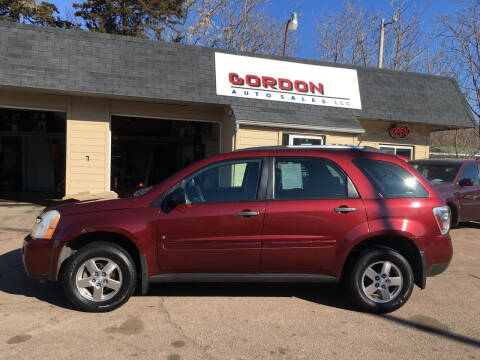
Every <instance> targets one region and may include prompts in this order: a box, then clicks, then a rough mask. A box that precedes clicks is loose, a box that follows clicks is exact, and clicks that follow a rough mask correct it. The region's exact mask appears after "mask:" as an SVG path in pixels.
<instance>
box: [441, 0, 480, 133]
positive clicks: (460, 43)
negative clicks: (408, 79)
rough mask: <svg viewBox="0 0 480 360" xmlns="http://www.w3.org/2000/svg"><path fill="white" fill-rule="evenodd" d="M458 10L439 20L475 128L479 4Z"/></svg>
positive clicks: (479, 115) (471, 0)
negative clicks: (472, 115) (473, 118)
mask: <svg viewBox="0 0 480 360" xmlns="http://www.w3.org/2000/svg"><path fill="white" fill-rule="evenodd" d="M458 4H459V7H460V8H459V9H458V10H456V11H455V12H454V13H453V14H451V15H444V16H441V17H440V18H439V21H440V25H441V27H442V31H441V34H440V36H441V37H442V39H443V40H444V41H443V47H444V49H445V52H446V55H447V56H448V58H449V60H450V70H451V72H452V74H453V75H454V76H455V77H456V79H457V81H458V83H459V85H460V87H461V88H462V90H463V91H464V93H465V96H466V98H467V100H468V103H469V105H470V108H471V110H472V112H473V113H474V114H475V117H476V119H475V120H474V123H473V124H474V125H475V127H477V128H478V121H479V119H480V0H468V1H462V0H460V1H458Z"/></svg>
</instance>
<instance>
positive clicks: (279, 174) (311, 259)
mask: <svg viewBox="0 0 480 360" xmlns="http://www.w3.org/2000/svg"><path fill="white" fill-rule="evenodd" d="M272 167H273V169H274V171H273V172H274V178H273V182H272V186H271V187H270V188H271V189H272V191H271V192H272V194H270V195H269V199H268V200H267V209H266V215H265V225H264V239H263V249H262V271H263V272H296V273H322V274H329V273H331V270H332V268H333V264H332V262H333V259H334V257H335V256H334V255H335V252H336V250H337V246H338V244H339V242H341V241H342V240H343V239H344V238H345V237H346V236H347V234H349V233H351V231H352V229H356V230H360V231H364V232H368V225H367V220H366V213H365V207H364V204H363V202H362V200H361V199H360V198H359V197H358V194H357V192H356V190H355V188H354V186H353V184H352V183H351V181H350V180H349V179H348V177H347V176H346V175H345V173H344V172H343V171H342V169H340V167H339V166H338V165H336V164H335V163H333V162H332V161H330V160H327V159H323V158H318V157H276V158H275V159H274V164H273V166H272Z"/></svg>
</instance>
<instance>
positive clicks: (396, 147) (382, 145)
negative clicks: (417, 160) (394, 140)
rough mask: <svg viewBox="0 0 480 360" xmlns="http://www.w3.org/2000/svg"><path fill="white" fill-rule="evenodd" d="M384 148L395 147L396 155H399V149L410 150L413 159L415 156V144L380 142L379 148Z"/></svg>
mask: <svg viewBox="0 0 480 360" xmlns="http://www.w3.org/2000/svg"><path fill="white" fill-rule="evenodd" d="M382 148H384V149H385V148H386V149H394V150H395V155H397V149H401V150H410V154H411V155H410V160H413V156H414V147H413V146H407V145H391V144H380V145H378V149H379V150H382ZM398 156H402V155H398Z"/></svg>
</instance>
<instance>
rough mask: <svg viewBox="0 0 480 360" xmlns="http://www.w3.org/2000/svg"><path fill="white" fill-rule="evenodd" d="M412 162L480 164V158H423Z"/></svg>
mask: <svg viewBox="0 0 480 360" xmlns="http://www.w3.org/2000/svg"><path fill="white" fill-rule="evenodd" d="M411 163H412V164H457V165H461V164H466V163H478V164H480V160H475V159H457V158H454V159H449V158H442V159H423V160H414V161H411Z"/></svg>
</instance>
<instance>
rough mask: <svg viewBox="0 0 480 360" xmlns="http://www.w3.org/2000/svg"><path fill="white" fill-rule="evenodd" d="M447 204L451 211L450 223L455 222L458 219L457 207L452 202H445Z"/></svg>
mask: <svg viewBox="0 0 480 360" xmlns="http://www.w3.org/2000/svg"><path fill="white" fill-rule="evenodd" d="M447 206H448V207H449V208H450V211H451V212H452V224H456V223H457V220H458V209H457V207H456V206H455V204H453V203H452V202H450V201H449V202H447Z"/></svg>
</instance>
